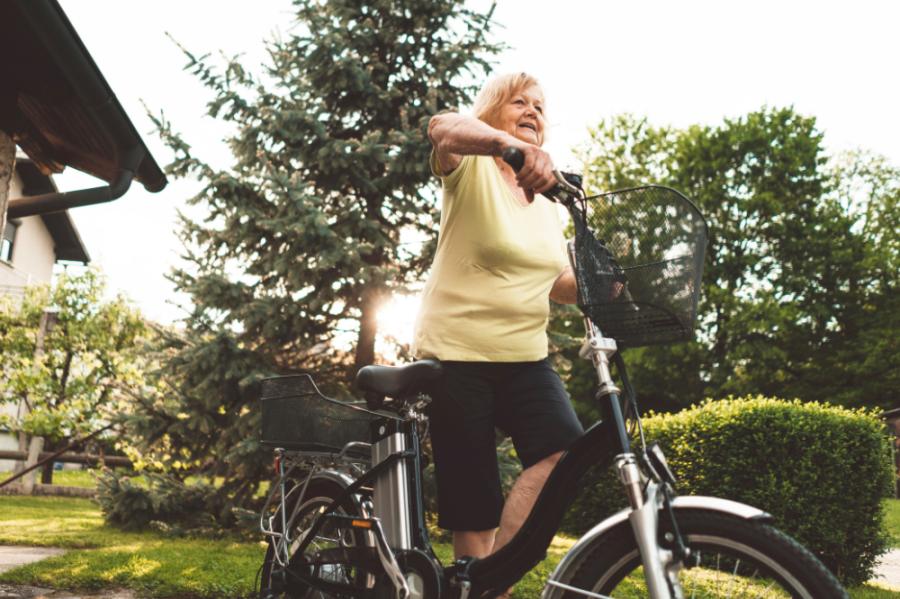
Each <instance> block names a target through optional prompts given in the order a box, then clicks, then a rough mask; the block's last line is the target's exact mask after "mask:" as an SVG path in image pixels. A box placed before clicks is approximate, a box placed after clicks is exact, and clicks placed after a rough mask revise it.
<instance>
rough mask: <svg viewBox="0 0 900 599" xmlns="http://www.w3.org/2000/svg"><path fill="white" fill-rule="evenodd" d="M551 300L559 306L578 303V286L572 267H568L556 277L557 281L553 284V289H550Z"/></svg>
mask: <svg viewBox="0 0 900 599" xmlns="http://www.w3.org/2000/svg"><path fill="white" fill-rule="evenodd" d="M550 299H552V300H553V301H554V302H556V303H557V304H575V303H578V284H577V283H576V281H575V273H574V272H572V267H571V266H567V267H566V269H565V270H564V271H562V272H561V273H560V275H559V276H558V277H556V281H554V282H553V287H552V288H551V289H550Z"/></svg>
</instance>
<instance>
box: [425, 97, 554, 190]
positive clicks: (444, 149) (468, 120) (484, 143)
mask: <svg viewBox="0 0 900 599" xmlns="http://www.w3.org/2000/svg"><path fill="white" fill-rule="evenodd" d="M428 137H429V138H430V139H431V145H432V146H433V147H434V151H435V155H436V157H437V161H438V166H439V167H440V169H441V174H443V175H449V174H450V173H452V172H453V171H454V170H455V169H456V167H457V166H459V163H460V162H461V161H462V157H463V156H468V155H477V156H500V155H501V154H502V153H503V150H505V149H506V148H508V147H510V146H512V147H515V148H519V149H520V150H521V151H522V154H523V155H524V156H525V163H524V165H523V166H522V168H521V169H520V170H519V172H518V173H516V180H517V181H518V182H519V184H520V185H521V186H522V187H523V188H525V189H533V190H535V191H537V192H541V191H546V190H547V189H550V188H551V187H552V186H553V185H555V184H556V178H555V177H554V176H553V161H552V160H551V159H550V155H549V154H547V152H545V151H543V150H542V149H541V148H540V147H538V146H536V145H534V144H530V143H527V142H524V141H522V140H520V139H517V138H516V137H514V136H512V135H510V134H509V133H507V132H505V131H501V130H499V129H495V128H493V127H491V126H490V125H488V124H487V123H485V122H484V121H481V120H479V119H476V118H475V117H471V116H465V115H461V114H457V113H455V112H445V113H443V114H438V115H435V116H433V117H431V120H430V121H429V122H428Z"/></svg>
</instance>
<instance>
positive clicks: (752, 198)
mask: <svg viewBox="0 0 900 599" xmlns="http://www.w3.org/2000/svg"><path fill="white" fill-rule="evenodd" d="M582 158H583V159H584V162H585V169H586V179H585V180H586V183H587V186H588V187H589V188H590V189H591V190H593V191H595V192H596V191H603V190H609V189H618V188H624V187H631V186H635V185H641V184H647V183H660V184H664V185H669V186H671V187H674V188H676V189H679V190H681V191H683V192H684V193H685V194H686V195H687V196H688V197H690V198H691V199H692V200H693V201H694V202H695V203H696V204H697V205H698V207H699V208H700V209H701V211H702V212H703V213H704V215H705V216H706V218H707V221H708V224H709V231H710V242H709V246H708V248H707V262H706V268H705V272H704V286H703V294H702V299H701V305H700V309H699V315H698V323H699V325H698V334H697V341H695V342H693V343H686V344H682V345H678V346H673V347H651V348H641V349H636V350H629V352H628V354H627V357H628V361H629V364H630V365H632V369H631V370H632V372H633V378H634V382H635V386H636V388H637V389H638V390H639V393H640V395H641V403H642V406H643V407H647V408H653V409H657V410H674V409H678V408H680V407H684V406H686V405H690V404H691V403H694V402H695V401H698V400H699V398H702V397H723V396H725V395H728V394H738V395H741V394H755V393H762V394H765V395H772V396H778V397H799V398H801V399H804V400H811V401H812V400H817V401H836V402H840V403H841V404H843V405H848V406H861V405H869V406H879V407H894V406H896V405H897V403H898V401H900V396H898V394H897V393H898V389H900V385H898V383H900V381H898V378H897V377H898V376H900V362H898V360H900V351H898V346H897V343H898V342H897V338H898V336H897V332H898V325H900V320H898V318H900V310H898V307H897V305H896V302H897V293H896V290H897V286H898V283H900V275H898V273H900V269H898V256H900V244H898V236H897V234H896V231H897V230H898V227H897V225H898V222H897V219H898V218H900V216H898V215H900V212H898V209H897V202H898V199H900V176H898V175H900V170H898V169H897V168H896V167H893V166H891V165H889V164H888V163H886V162H885V161H884V160H883V159H881V158H878V157H875V156H871V155H869V154H866V153H861V152H856V153H850V154H846V155H841V156H839V157H837V158H835V159H831V160H829V159H828V158H827V157H826V155H825V154H824V152H823V150H822V134H821V133H820V132H819V131H818V130H817V129H816V123H815V119H813V118H809V117H804V116H802V115H799V114H797V113H795V112H794V111H793V110H791V109H771V108H766V109H762V110H760V111H757V112H753V113H750V114H748V115H746V116H744V117H741V118H738V119H733V120H726V121H725V122H724V123H722V124H721V125H719V126H714V127H713V126H692V127H688V128H686V129H674V128H669V127H654V126H651V125H650V124H648V123H647V122H646V120H641V119H637V118H635V117H632V116H628V115H625V116H619V117H616V118H613V119H609V120H606V121H603V122H602V123H601V124H600V125H599V126H598V127H596V128H595V129H593V130H592V132H591V142H590V144H589V145H588V146H586V147H585V148H584V149H583V152H582ZM570 321H571V319H570ZM571 322H575V324H578V323H577V321H571ZM558 326H561V327H562V328H565V321H562V322H561V323H560V324H559V325H558ZM570 330H571V329H570ZM566 355H567V356H568V357H570V358H572V357H573V356H574V352H573V351H572V350H569V351H568V353H567V354H566ZM576 368H578V367H576ZM583 373H584V371H583V370H582V371H576V372H575V375H576V376H583ZM581 386H582V387H585V388H589V387H590V385H589V384H588V383H586V382H585V383H584V384H582V385H581ZM589 395H590V393H587V394H586V395H585V396H584V397H583V398H582V399H588V397H589Z"/></svg>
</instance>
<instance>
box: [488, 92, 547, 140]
mask: <svg viewBox="0 0 900 599" xmlns="http://www.w3.org/2000/svg"><path fill="white" fill-rule="evenodd" d="M497 120H498V121H499V122H498V124H497V129H500V130H501V131H506V132H507V133H509V134H510V135H512V136H513V137H515V138H517V139H520V140H522V141H524V142H527V143H530V144H534V145H536V146H539V145H541V144H542V143H544V94H543V92H542V91H541V88H539V87H538V86H536V85H533V86H531V87H528V88H526V89H523V90H521V91H518V92H516V93H515V94H513V95H512V97H511V98H510V99H509V101H507V102H506V104H504V105H503V107H502V108H501V109H500V115H499V117H498V119H497Z"/></svg>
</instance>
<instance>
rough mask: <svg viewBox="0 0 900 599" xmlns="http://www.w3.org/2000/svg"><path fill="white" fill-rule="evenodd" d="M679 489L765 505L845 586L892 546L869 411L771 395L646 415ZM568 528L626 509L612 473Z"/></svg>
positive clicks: (580, 501)
mask: <svg viewBox="0 0 900 599" xmlns="http://www.w3.org/2000/svg"><path fill="white" fill-rule="evenodd" d="M644 430H645V433H646V436H647V439H648V442H652V441H658V442H659V443H660V445H661V446H662V447H663V449H664V451H665V453H666V457H667V458H668V460H669V464H670V465H671V467H672V470H673V471H674V472H675V475H676V476H677V477H678V479H679V486H678V491H679V493H680V494H682V495H712V496H717V497H724V498H728V499H733V500H735V501H740V502H743V503H747V504H750V505H753V506H756V507H759V508H761V509H764V510H766V511H767V512H769V513H770V514H772V516H774V518H775V525H776V526H777V527H778V528H780V529H782V530H784V531H785V532H787V533H788V534H791V535H793V536H794V537H795V538H796V539H798V540H799V541H800V542H801V543H803V544H804V545H806V546H807V547H808V548H809V549H810V550H812V551H813V552H814V553H816V555H818V556H819V558H820V559H821V560H822V561H823V562H824V563H825V564H826V565H827V566H828V567H829V568H831V570H832V571H833V572H835V573H836V574H837V575H838V577H839V578H841V579H842V580H843V582H844V583H845V584H848V585H855V584H860V583H862V582H864V581H866V580H868V579H869V578H870V577H871V574H872V571H873V568H874V565H875V560H876V558H877V557H878V555H879V554H881V553H882V552H883V551H884V550H885V547H886V538H885V533H884V532H883V531H882V517H883V514H882V507H881V506H882V504H881V500H882V499H883V498H884V497H886V496H889V495H890V494H891V492H892V485H893V478H894V475H893V467H892V459H891V449H890V442H889V439H888V436H887V434H886V430H885V426H884V424H883V423H882V422H881V420H880V419H879V418H878V417H877V415H875V414H874V413H872V412H868V411H865V410H848V409H845V408H840V407H837V406H831V405H827V404H820V403H802V402H800V401H799V400H795V401H783V400H777V399H767V398H762V397H758V398H747V399H734V398H729V399H726V400H720V401H711V400H707V401H706V402H704V403H702V404H700V405H697V406H694V407H692V408H689V409H687V410H684V411H682V412H679V413H677V414H663V415H651V416H649V417H647V418H645V419H644ZM585 488H586V489H588V490H587V491H583V492H582V493H581V494H580V495H579V497H578V498H577V499H576V500H575V504H574V505H573V507H572V509H571V510H570V512H569V514H568V515H567V517H566V521H565V522H564V525H563V528H564V529H565V530H566V531H567V532H570V533H574V534H581V533H583V532H584V531H585V530H586V529H587V528H590V526H592V525H593V524H595V523H597V522H599V521H600V520H601V519H602V518H604V517H605V516H606V515H608V514H610V513H613V512H614V511H615V510H618V509H621V508H622V507H624V506H625V503H626V502H625V500H624V495H623V492H622V490H621V488H620V486H619V483H618V482H617V481H616V479H615V476H614V474H613V473H612V471H611V470H610V471H606V472H601V471H596V472H593V473H592V474H591V479H590V482H588V483H587V484H585Z"/></svg>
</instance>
